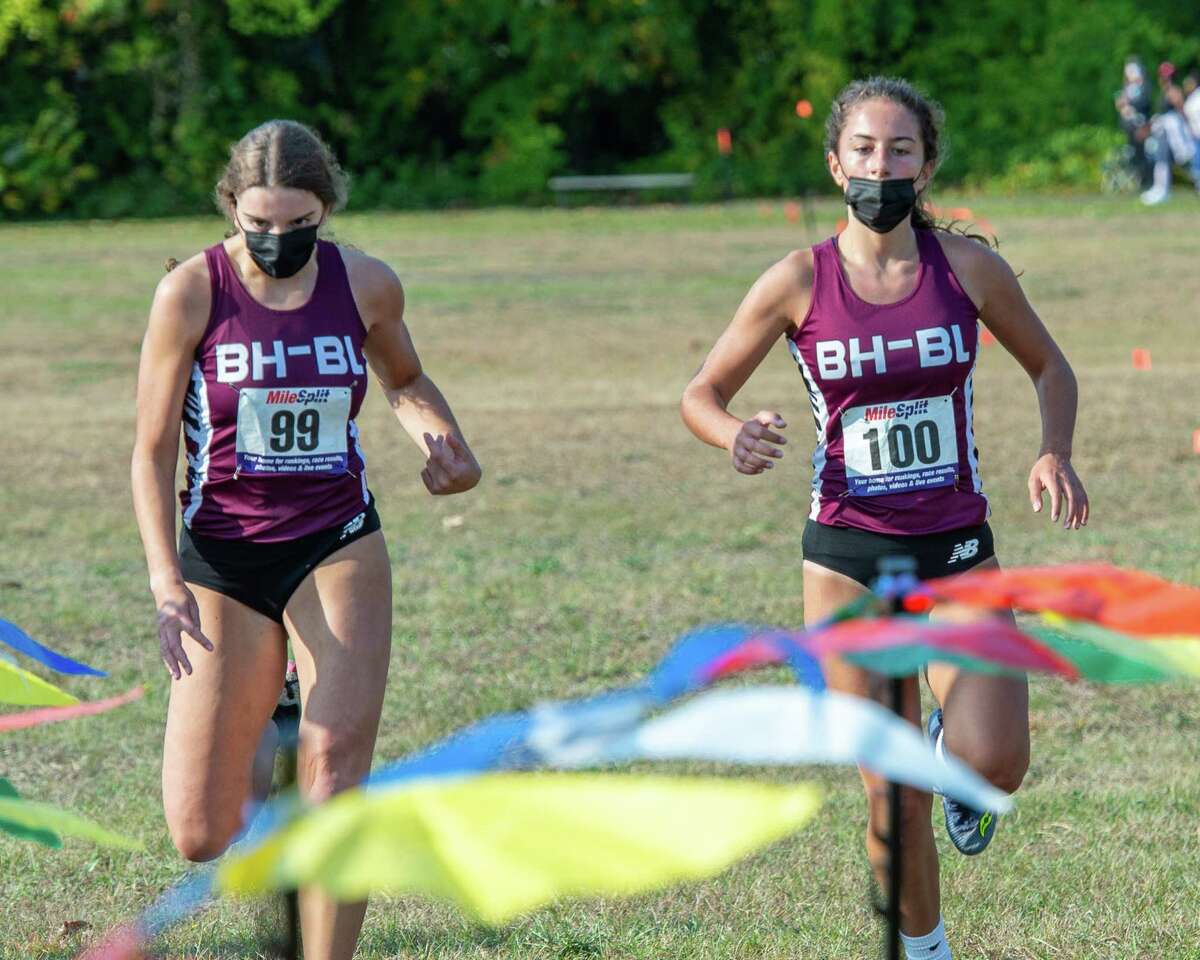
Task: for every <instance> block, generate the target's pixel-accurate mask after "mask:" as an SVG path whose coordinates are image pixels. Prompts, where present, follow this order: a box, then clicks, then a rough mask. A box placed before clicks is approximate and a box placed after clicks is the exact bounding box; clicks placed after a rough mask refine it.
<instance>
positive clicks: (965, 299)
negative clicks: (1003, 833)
mask: <svg viewBox="0 0 1200 960" xmlns="http://www.w3.org/2000/svg"><path fill="white" fill-rule="evenodd" d="M941 123H942V113H941V110H940V108H939V107H938V106H937V104H935V103H933V102H931V101H930V100H928V99H927V98H925V97H924V96H923V95H922V94H921V93H919V92H918V91H917V90H916V89H915V88H914V87H912V86H911V85H910V84H908V83H907V82H905V81H903V80H899V79H894V78H884V77H872V78H869V79H867V80H861V81H857V82H855V83H852V84H850V85H849V86H847V87H846V88H845V89H844V90H843V91H842V92H841V93H840V94H839V95H838V97H837V99H836V100H835V101H834V103H833V105H832V108H831V112H830V116H829V120H828V122H827V124H826V130H825V149H826V157H827V162H828V166H829V171H830V174H831V175H832V176H833V179H834V181H835V182H836V183H837V185H838V187H839V188H840V189H841V191H842V193H843V195H844V196H845V200H846V205H847V221H848V225H847V227H846V229H845V230H844V231H843V232H842V233H841V235H840V236H834V237H831V238H829V239H828V240H825V241H824V242H822V243H820V244H818V245H816V246H815V247H813V248H811V249H807V250H796V251H793V252H792V253H790V254H788V255H787V256H786V257H784V258H783V259H782V260H780V261H779V262H778V263H776V264H774V265H773V266H772V267H770V268H769V269H768V270H767V271H766V272H765V273H764V274H763V275H762V276H761V277H760V278H759V279H758V280H757V282H756V283H755V284H754V286H753V287H752V288H751V289H750V292H749V293H748V294H747V295H746V297H745V299H743V301H742V303H741V305H740V306H739V307H738V310H737V312H736V313H735V315H734V317H733V320H732V321H731V322H730V324H729V326H728V328H727V329H726V330H725V332H724V333H723V334H722V335H721V337H720V338H719V339H718V341H717V343H716V345H715V346H714V347H713V349H712V351H711V352H710V353H709V355H708V358H707V359H706V360H705V362H704V365H703V366H702V367H701V369H700V371H699V372H698V373H697V374H696V376H695V377H694V378H693V379H692V381H691V383H690V384H689V385H688V387H687V389H686V391H685V392H684V396H683V401H682V405H681V410H682V414H683V419H684V421H685V423H686V424H687V426H688V427H689V429H691V431H692V432H693V433H694V434H695V435H696V436H697V437H699V438H700V439H701V440H704V441H705V442H706V443H709V444H712V445H713V446H717V447H721V448H723V449H725V450H728V451H729V453H730V456H731V459H732V462H733V467H734V469H736V470H737V471H738V472H739V473H742V474H745V475H747V476H757V475H760V474H763V473H765V472H767V471H769V470H771V468H772V467H773V466H774V461H775V460H777V459H778V458H780V457H782V456H783V451H782V449H781V447H782V446H783V445H784V444H785V443H786V440H785V438H784V436H783V435H782V434H781V433H780V432H779V431H781V430H783V429H784V428H785V427H786V425H787V424H786V423H785V421H784V418H783V417H782V416H781V415H780V414H779V413H778V412H776V411H771V410H764V411H761V412H760V413H758V414H757V415H756V416H754V417H752V418H750V419H749V420H742V419H740V418H738V417H737V416H735V415H733V414H731V413H730V412H729V410H728V407H729V404H730V403H731V402H732V400H733V398H734V396H735V395H736V394H737V392H738V391H739V390H740V389H741V388H742V386H743V385H744V384H745V383H746V381H747V380H748V379H749V377H750V375H751V374H752V373H753V372H754V370H755V369H756V368H757V367H758V365H759V364H760V363H761V362H762V361H763V359H764V358H765V357H766V355H767V353H768V352H769V351H770V349H771V348H772V347H773V346H774V345H775V343H776V342H777V341H778V340H780V339H781V338H784V339H786V341H787V343H788V347H789V348H790V350H791V353H792V356H793V357H794V358H795V360H796V363H797V365H798V366H799V368H800V373H801V375H802V377H803V380H804V384H805V388H806V390H807V392H808V400H809V402H810V404H811V408H812V411H813V415H814V419H815V420H816V426H817V446H816V449H815V452H814V454H813V479H812V490H811V498H810V499H811V507H810V510H809V514H808V521H807V523H806V525H805V530H804V537H803V551H804V566H803V583H804V619H805V622H806V623H809V624H815V623H819V622H820V621H821V620H823V619H825V618H826V617H828V616H829V615H830V614H832V613H833V612H834V611H835V610H837V609H838V608H839V607H841V606H843V605H844V604H846V603H848V602H850V601H851V600H853V599H855V598H856V597H859V596H861V595H862V594H863V593H864V592H865V591H867V589H868V585H869V584H870V583H871V581H872V580H873V579H874V578H875V576H876V574H877V570H878V565H879V560H880V559H882V558H885V557H892V556H906V557H911V558H913V559H914V560H915V561H916V564H917V569H916V573H917V575H918V576H919V577H921V578H922V579H929V578H932V577H941V576H947V575H950V574H954V573H958V572H961V571H964V570H967V569H969V568H972V567H981V568H982V567H994V566H996V565H997V559H996V556H995V553H994V550H993V545H992V534H991V530H990V528H989V527H988V524H987V517H988V514H989V509H988V502H987V498H986V496H985V495H984V493H983V486H982V481H981V478H980V470H979V458H978V453H977V451H976V449H975V440H974V434H973V430H972V405H973V395H972V374H973V372H974V368H975V360H976V353H977V350H978V322H979V321H982V322H983V323H984V324H985V325H986V326H987V328H988V329H989V330H990V331H991V332H992V333H993V334H994V335H995V336H996V338H997V340H998V341H999V342H1000V343H1001V344H1003V345H1004V347H1005V348H1006V349H1007V350H1008V351H1009V353H1011V354H1012V355H1013V357H1015V358H1016V360H1017V361H1018V362H1019V363H1020V364H1021V366H1022V367H1023V368H1024V369H1025V371H1026V372H1027V373H1028V374H1029V377H1030V379H1031V380H1032V381H1033V384H1034V387H1035V389H1036V392H1037V397H1038V403H1039V406H1040V409H1041V420H1042V437H1041V449H1040V451H1039V453H1038V455H1037V458H1036V460H1035V462H1034V464H1033V466H1032V469H1031V470H1030V472H1029V482H1028V487H1029V496H1030V501H1031V506H1032V509H1033V510H1034V511H1035V512H1036V511H1040V510H1041V509H1042V504H1043V496H1044V495H1045V494H1049V499H1050V515H1051V518H1052V519H1053V520H1054V521H1059V520H1061V522H1062V524H1063V526H1064V527H1065V528H1067V529H1078V528H1079V527H1081V526H1083V525H1085V524H1086V523H1087V520H1088V500H1087V494H1086V493H1085V491H1084V488H1083V485H1082V483H1081V482H1080V480H1079V478H1078V477H1077V476H1076V474H1075V471H1074V469H1073V468H1072V466H1071V441H1072V436H1073V433H1074V427H1075V414H1076V404H1077V391H1076V383H1075V377H1074V374H1073V373H1072V372H1071V368H1070V366H1069V364H1068V363H1067V360H1066V358H1065V357H1064V356H1063V354H1062V352H1061V350H1059V348H1058V346H1057V345H1056V344H1055V342H1054V340H1053V339H1052V338H1051V336H1050V334H1049V333H1048V332H1047V330H1046V328H1045V327H1044V326H1043V324H1042V322H1041V320H1039V319H1038V316H1037V314H1036V313H1035V312H1034V311H1033V308H1032V307H1031V306H1030V305H1029V303H1028V301H1027V300H1026V299H1025V295H1024V293H1023V292H1022V290H1021V287H1020V284H1019V283H1018V282H1017V278H1016V276H1015V275H1014V274H1013V271H1012V270H1011V269H1010V268H1009V266H1008V264H1007V263H1006V262H1005V261H1004V260H1003V259H1002V258H1001V257H1000V256H999V255H998V254H997V253H995V252H994V251H993V250H992V249H991V248H990V247H989V246H988V245H987V244H986V243H983V242H980V241H979V240H977V239H974V238H971V237H966V236H963V235H960V234H956V233H952V232H950V231H948V230H946V229H941V228H938V227H937V226H936V225H935V224H934V222H933V220H932V218H931V217H930V215H929V214H928V213H927V212H926V211H925V209H924V207H923V205H922V194H923V192H924V191H925V189H926V188H927V187H928V185H929V182H930V180H931V179H932V177H933V175H934V172H935V171H936V169H937V166H938V161H939V159H940V150H939V137H940V129H941ZM931 615H932V616H933V617H942V618H952V617H956V616H962V615H963V613H962V611H959V610H954V609H951V608H947V607H943V608H942V609H940V610H939V609H935V610H934V611H933V612H932V614H931ZM826 672H827V675H828V680H829V684H830V686H831V687H833V688H835V689H839V690H844V691H848V692H851V693H854V694H857V695H860V696H869V695H870V692H871V689H872V684H871V682H870V678H869V675H868V674H867V673H866V672H865V671H863V670H861V669H859V668H857V667H853V666H851V665H849V664H846V663H843V662H831V663H829V664H827V668H826ZM927 680H928V683H929V687H930V690H931V691H932V693H933V695H934V697H935V698H936V700H937V702H938V703H939V704H940V709H939V710H937V711H935V712H934V714H933V715H932V716H931V717H930V724H929V731H930V735H931V736H932V737H933V738H934V740H935V742H936V743H937V744H938V748H939V749H945V750H948V751H949V752H951V753H953V754H955V755H957V756H958V757H960V758H962V759H963V760H965V761H966V762H967V763H969V764H970V765H971V766H973V767H974V768H975V769H976V770H978V771H979V772H980V773H981V774H982V775H983V776H985V777H986V778H987V779H989V780H990V781H991V782H992V783H994V784H995V785H996V786H998V787H1000V788H1002V789H1004V790H1008V791H1013V790H1016V789H1017V787H1018V786H1019V785H1020V783H1021V780H1022V779H1023V777H1024V775H1025V771H1026V768H1027V766H1028V762H1029V720H1028V694H1027V687H1026V682H1025V680H1024V678H1012V677H997V676H984V675H980V674H972V673H968V672H965V671H961V670H959V669H957V668H954V667H951V666H949V665H946V664H936V665H931V666H930V667H929V670H928V672H927ZM904 684H905V705H904V715H905V717H906V718H907V719H908V720H909V721H910V722H912V723H914V724H915V725H918V726H919V725H920V723H921V706H920V690H919V687H918V684H917V678H916V677H909V678H907V679H906V680H905V682H904ZM862 777H863V780H864V783H865V786H866V788H867V799H868V819H869V823H868V828H867V851H868V855H869V857H870V859H871V862H872V864H873V866H874V867H875V871H876V876H877V877H878V878H879V881H880V883H881V884H882V885H885V886H886V882H887V875H886V865H887V849H886V841H885V840H883V839H881V838H883V837H886V835H887V833H888V822H887V819H888V813H887V798H886V790H885V789H883V782H882V781H881V780H880V778H879V777H877V776H875V775H874V774H872V773H870V772H869V771H865V770H864V771H862ZM943 805H944V807H945V811H946V824H947V829H948V832H949V833H950V837H951V839H952V840H953V842H954V844H955V846H956V847H957V848H958V849H959V850H961V851H962V852H963V853H967V854H975V853H979V852H980V851H981V850H982V849H983V848H984V847H985V846H986V845H987V843H988V842H989V841H990V839H991V836H992V833H993V831H994V829H995V817H994V816H993V815H991V814H990V813H988V812H986V811H974V810H970V809H969V808H965V807H963V806H961V805H960V804H957V803H955V802H953V801H950V800H949V799H946V798H944V799H943ZM930 814H931V798H930V796H929V795H928V794H925V793H921V792H919V791H914V790H907V789H906V790H905V791H904V792H903V799H902V804H901V824H900V832H901V837H902V843H903V846H904V858H903V865H904V875H903V878H902V890H901V895H902V900H901V929H902V931H903V934H904V937H903V940H904V944H905V948H906V952H907V955H908V956H909V957H921V958H923V960H946V958H949V957H950V948H949V945H948V942H947V940H946V935H945V929H944V926H943V923H942V919H941V910H940V893H939V886H938V860H937V850H936V847H935V845H934V840H933V831H932V826H931V822H930Z"/></svg>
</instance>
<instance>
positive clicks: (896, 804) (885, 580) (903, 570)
mask: <svg viewBox="0 0 1200 960" xmlns="http://www.w3.org/2000/svg"><path fill="white" fill-rule="evenodd" d="M878 568H879V578H878V579H877V580H876V581H875V589H876V591H877V592H878V593H879V594H880V595H881V596H882V597H884V598H886V599H888V600H889V608H888V610H887V613H897V612H899V611H900V599H899V597H898V596H895V595H894V594H893V593H892V592H891V591H892V590H894V588H895V585H896V581H897V580H898V579H900V578H909V579H911V578H913V577H914V576H915V574H916V569H917V564H916V560H915V559H914V558H913V557H903V556H900V557H881V558H880V559H879V564H878ZM888 688H889V691H890V697H889V699H890V700H891V708H892V711H893V712H894V713H895V714H896V716H898V717H902V716H904V678H903V677H892V678H891V680H890V682H889V683H888ZM900 803H901V799H900V784H898V783H896V782H895V781H891V780H889V781H888V836H887V845H888V897H887V906H886V907H882V908H881V907H880V905H879V904H876V910H877V911H878V912H879V913H880V914H882V915H883V917H884V919H885V921H886V923H887V934H886V941H885V943H886V950H885V954H886V955H887V958H888V960H901V952H900V891H901V888H902V882H903V878H904V848H903V846H902V845H901V836H900V809H901V807H900Z"/></svg>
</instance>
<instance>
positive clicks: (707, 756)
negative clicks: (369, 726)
mask: <svg viewBox="0 0 1200 960" xmlns="http://www.w3.org/2000/svg"><path fill="white" fill-rule="evenodd" d="M546 760H547V762H548V763H550V764H552V765H554V766H561V767H569V768H576V767H582V766H597V765H600V764H608V763H624V762H629V761H634V760H710V761H720V762H723V763H736V764H745V765H752V766H762V765H774V766H778V765H788V766H793V765H797V764H808V763H830V764H857V765H859V766H864V767H867V768H869V769H871V770H874V771H875V772H876V773H878V774H881V775H882V776H886V777H887V778H888V779H889V780H895V781H896V782H898V783H906V784H908V785H910V786H913V787H917V788H918V789H921V790H929V791H933V790H940V791H941V792H943V793H945V794H947V795H949V796H951V797H954V798H955V799H957V800H961V801H963V802H964V803H967V804H968V805H970V806H972V807H974V808H976V809H978V810H994V811H996V812H998V813H1006V812H1008V811H1009V810H1010V809H1011V808H1012V801H1011V800H1010V799H1009V797H1008V794H1006V793H1004V792H1003V791H1001V790H997V789H996V788H995V787H993V786H992V785H991V784H989V783H988V782H987V781H986V780H984V779H983V778H982V777H980V776H979V775H978V774H977V773H975V772H974V771H973V770H971V769H970V768H969V767H967V766H966V765H965V764H964V763H962V762H961V761H959V760H956V759H954V758H953V757H945V758H943V757H940V756H938V755H937V754H936V753H935V752H934V750H933V748H932V747H931V746H930V744H929V742H928V741H927V740H926V739H925V738H924V737H923V736H922V735H921V734H920V733H919V732H918V731H917V729H916V728H915V727H913V726H912V725H911V724H909V723H907V722H906V721H904V720H903V719H901V718H900V717H898V716H896V714H894V713H893V712H892V711H890V710H887V709H885V708H884V707H882V706H880V705H879V704H877V703H874V702H873V701H870V700H864V699H863V698H861V697H855V696H851V695H849V694H845V693H838V692H836V691H832V690H824V691H813V690H806V689H804V688H803V687H775V686H767V687H751V688H746V689H738V690H713V691H710V692H708V693H703V694H700V695H699V696H698V697H696V699H694V700H692V701H691V702H690V703H687V704H684V705H683V706H680V707H676V708H675V709H673V710H669V711H668V712H667V713H665V714H663V715H662V716H660V717H655V718H653V719H651V720H647V721H645V722H644V723H642V724H641V725H640V726H638V727H637V729H636V730H634V731H632V732H631V733H628V734H625V735H618V736H610V737H604V736H599V737H592V738H589V739H580V740H576V741H574V742H572V743H570V744H565V745H562V746H560V747H558V748H556V749H553V750H549V751H547V753H546Z"/></svg>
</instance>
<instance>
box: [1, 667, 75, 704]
mask: <svg viewBox="0 0 1200 960" xmlns="http://www.w3.org/2000/svg"><path fill="white" fill-rule="evenodd" d="M78 702H79V699H78V698H77V697H73V696H71V695H70V694H69V693H67V692H66V691H65V690H59V689H58V687H56V686H54V684H52V683H47V682H46V681H45V680H43V679H42V678H41V677H39V676H36V675H35V674H32V673H30V672H29V671H28V670H22V669H21V668H20V667H14V666H13V665H12V664H11V663H7V662H6V661H4V660H0V703H13V704H16V705H17V706H21V707H65V706H67V705H68V704H72V703H78Z"/></svg>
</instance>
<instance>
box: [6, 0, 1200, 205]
mask: <svg viewBox="0 0 1200 960" xmlns="http://www.w3.org/2000/svg"><path fill="white" fill-rule="evenodd" d="M1129 53H1135V54H1137V55H1140V56H1141V57H1142V58H1143V59H1144V61H1145V62H1147V64H1150V65H1153V64H1155V63H1157V62H1158V60H1160V59H1171V60H1173V61H1175V62H1176V63H1180V64H1183V65H1188V64H1192V63H1195V62H1197V61H1198V60H1200V7H1198V6H1197V5H1195V4H1180V3H1177V2H1174V0H1090V2H1089V0H1083V2H1081V0H980V2H978V3H971V4H962V3H954V2H952V0H857V2H855V3H851V4H848V3H845V2H843V0H755V2H750V0H65V2H63V0H57V2H56V0H0V91H3V93H2V94H0V216H6V217H34V216H44V215H70V216H86V217H109V216H129V215H155V214H163V213H182V212H195V211H201V210H205V209H209V206H208V203H209V201H208V194H209V191H210V189H211V186H212V184H213V182H214V181H215V179H216V177H217V175H218V173H219V170H220V168H221V165H222V163H223V160H224V158H225V156H226V153H227V150H228V146H229V144H230V142H231V141H233V140H234V139H236V138H237V137H238V136H240V135H241V134H242V133H244V132H245V131H246V130H248V129H249V128H250V127H252V126H254V125H256V124H257V123H260V122H261V121H263V120H265V119H269V118H271V117H294V118H296V119H300V120H304V121H306V122H308V123H311V124H313V125H315V126H316V127H317V128H319V129H320V130H321V131H322V133H323V134H324V135H325V136H327V137H328V138H329V139H330V140H331V142H332V143H333V145H334V147H335V148H336V150H337V151H338V154H339V156H340V157H341V158H342V161H343V163H344V164H345V166H346V167H347V169H348V170H349V171H350V172H351V173H352V174H354V175H355V179H356V183H355V189H354V192H353V194H352V203H353V205H354V206H357V207H407V206H444V205H451V204H476V203H529V202H534V203H536V202H545V201H546V200H548V195H547V192H546V186H545V185H546V180H547V178H548V177H549V176H551V175H553V174H556V173H567V172H570V173H611V172H616V171H652V170H663V171H667V170H669V171H677V170H687V171H692V172H694V173H696V174H697V177H698V187H697V190H696V192H695V194H694V195H695V196H697V197H700V198H704V197H711V196H718V195H721V194H722V193H724V192H726V191H729V192H732V193H734V194H736V195H771V194H790V193H796V192H800V191H803V190H808V189H827V178H826V176H825V173H824V169H823V161H822V155H821V149H820V140H821V123H822V122H823V119H824V115H825V112H826V105H827V104H828V102H829V100H830V99H831V98H832V96H833V95H834V94H835V93H836V92H837V90H838V89H839V88H840V87H841V86H842V85H843V84H844V83H846V82H847V81H849V80H851V79H853V78H855V77H859V76H863V75H866V74H869V73H874V72H886V73H895V74H900V75H903V76H906V77H908V78H909V79H911V80H914V81H916V82H917V83H918V84H920V85H921V86H923V87H924V88H925V89H927V90H928V91H929V92H930V93H932V94H933V95H934V96H935V97H936V98H938V99H939V100H941V101H942V103H943V104H944V105H945V107H946V110H947V114H948V117H949V139H950V152H949V155H948V157H947V160H946V162H945V165H944V167H943V170H942V177H943V180H944V181H950V182H965V183H975V184H978V183H983V182H987V181H992V182H997V183H1000V184H1002V185H1009V186H1020V187H1023V186H1061V185H1088V186H1094V185H1095V184H1096V182H1097V179H1096V169H1097V166H1098V161H1099V158H1100V157H1101V156H1102V155H1103V154H1104V153H1105V152H1106V151H1107V150H1108V149H1109V148H1110V147H1111V145H1112V144H1114V143H1116V142H1119V139H1120V138H1119V135H1118V134H1117V133H1116V131H1115V123H1114V115H1113V111H1112V96H1113V92H1114V91H1115V89H1116V88H1117V86H1118V85H1119V83H1120V72H1121V64H1122V61H1123V59H1124V57H1125V56H1126V55H1127V54H1129ZM801 98H804V99H808V100H810V101H811V102H812V103H813V105H814V106H815V108H816V113H815V115H814V116H813V117H812V118H811V119H809V120H800V119H799V118H798V117H797V116H796V113H795V104H796V101H797V100H798V99H801ZM722 126H724V127H728V128H730V129H731V130H732V132H733V138H734V151H733V154H732V156H731V157H730V158H729V160H728V162H727V163H724V164H723V163H722V161H721V159H720V158H719V157H718V156H717V155H716V150H715V146H714V131H715V130H716V129H717V128H718V127H722Z"/></svg>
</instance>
